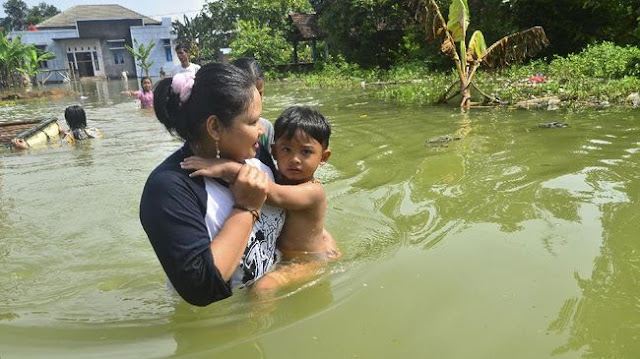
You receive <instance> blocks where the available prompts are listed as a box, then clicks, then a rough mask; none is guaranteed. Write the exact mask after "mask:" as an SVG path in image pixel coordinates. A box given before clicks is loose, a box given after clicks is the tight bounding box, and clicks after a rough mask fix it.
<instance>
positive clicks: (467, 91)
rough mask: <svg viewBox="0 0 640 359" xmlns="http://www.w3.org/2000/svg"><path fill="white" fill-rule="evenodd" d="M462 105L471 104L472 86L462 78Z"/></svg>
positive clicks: (467, 106) (464, 106) (466, 106)
mask: <svg viewBox="0 0 640 359" xmlns="http://www.w3.org/2000/svg"><path fill="white" fill-rule="evenodd" d="M460 96H461V97H462V99H461V100H460V107H462V108H469V107H470V106H471V88H470V86H469V83H468V82H467V80H466V79H461V80H460Z"/></svg>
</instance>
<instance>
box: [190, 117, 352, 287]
mask: <svg viewBox="0 0 640 359" xmlns="http://www.w3.org/2000/svg"><path fill="white" fill-rule="evenodd" d="M330 135H331V126H330V125H329V123H328V122H327V120H326V119H325V118H324V116H322V115H321V114H320V113H318V112H317V111H314V110H312V109H310V108H308V107H301V106H294V107H290V108H288V109H286V110H285V111H284V112H283V113H282V114H281V115H280V117H278V119H277V120H276V123H275V144H274V146H273V149H272V153H273V156H274V158H275V160H276V162H277V164H278V172H279V174H280V181H279V183H278V184H275V183H271V184H270V187H269V192H268V195H267V203H268V204H270V205H273V206H277V207H281V208H284V209H285V210H286V211H287V217H286V220H285V223H284V228H283V229H282V233H281V234H280V237H279V238H278V249H279V250H280V251H281V252H282V259H283V261H285V262H286V261H293V262H314V263H318V262H320V263H321V262H325V261H329V260H333V259H337V258H338V257H340V252H339V250H338V247H337V245H336V243H335V241H334V239H333V237H332V236H331V234H329V232H327V231H326V230H325V229H324V217H325V213H326V211H327V197H326V195H325V193H324V188H323V187H322V185H321V184H320V182H319V181H317V180H316V179H315V177H314V174H315V171H316V169H317V168H318V166H319V165H320V164H323V163H326V162H327V160H328V159H329V156H330V155H331V150H329V137H330ZM181 165H182V168H184V169H193V170H196V171H194V172H193V173H191V174H190V176H192V177H193V176H207V177H217V178H222V179H224V180H228V181H229V182H232V181H233V178H234V177H235V175H236V174H237V173H238V171H239V168H240V167H241V166H242V164H240V163H235V162H231V161H226V160H219V159H204V158H200V157H189V158H186V159H185V161H184V162H183V163H182V164H181ZM318 267H319V266H312V267H308V268H309V269H311V270H314V271H315V270H316V269H318ZM289 272H293V271H289ZM289 274H290V273H289ZM279 275H280V273H278V271H274V272H270V273H267V274H266V275H265V276H264V277H263V278H261V279H260V280H259V281H258V283H256V285H259V286H261V289H275V288H277V287H278V286H279V285H280V284H281V283H283V282H284V281H282V280H280V278H278V276H279ZM288 276H289V278H291V276H290V275H288ZM297 276H298V277H299V279H307V278H308V277H310V276H311V274H310V273H304V272H300V273H297Z"/></svg>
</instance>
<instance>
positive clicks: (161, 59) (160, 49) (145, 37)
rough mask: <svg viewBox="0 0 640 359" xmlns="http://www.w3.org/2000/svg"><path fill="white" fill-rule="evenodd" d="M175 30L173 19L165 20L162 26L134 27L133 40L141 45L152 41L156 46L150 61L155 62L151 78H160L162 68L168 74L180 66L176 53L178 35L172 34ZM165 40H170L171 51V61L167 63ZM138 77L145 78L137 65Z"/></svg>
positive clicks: (151, 70)
mask: <svg viewBox="0 0 640 359" xmlns="http://www.w3.org/2000/svg"><path fill="white" fill-rule="evenodd" d="M172 29H173V27H172V25H171V18H163V19H162V25H147V26H132V27H131V38H132V40H135V41H137V42H138V43H139V44H145V45H147V44H149V43H150V42H151V41H152V40H153V41H154V42H155V44H156V45H155V46H154V47H153V50H152V51H151V54H150V55H149V61H150V62H151V61H153V65H152V66H151V68H150V69H149V75H150V76H151V77H159V76H160V68H162V69H163V70H164V72H165V73H166V74H169V73H171V69H172V68H173V66H174V65H176V64H179V63H180V61H179V60H178V55H177V54H176V52H175V49H174V47H175V45H176V43H175V39H176V35H174V34H172V33H171V30H172ZM163 39H169V47H168V48H169V50H170V51H171V61H167V56H166V52H165V46H164V44H163V41H162V40H163ZM135 73H136V76H138V77H141V76H145V75H144V73H143V71H142V68H141V67H140V66H138V65H136V71H135Z"/></svg>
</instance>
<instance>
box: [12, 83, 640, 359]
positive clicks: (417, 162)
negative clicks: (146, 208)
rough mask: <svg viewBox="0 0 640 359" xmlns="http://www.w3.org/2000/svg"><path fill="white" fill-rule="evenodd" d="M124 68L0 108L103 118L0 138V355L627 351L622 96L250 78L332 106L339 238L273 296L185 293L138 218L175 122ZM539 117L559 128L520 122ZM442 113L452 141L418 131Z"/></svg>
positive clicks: (635, 289) (631, 320)
mask: <svg viewBox="0 0 640 359" xmlns="http://www.w3.org/2000/svg"><path fill="white" fill-rule="evenodd" d="M129 86H130V87H135V86H136V85H135V83H134V82H133V81H132V82H130V85H129ZM123 89H124V86H123V84H122V83H121V82H118V81H113V82H102V83H98V84H87V85H84V86H83V88H82V95H83V96H86V97H87V98H86V99H82V100H80V99H79V98H75V99H74V98H68V99H64V100H59V101H52V102H45V101H42V102H37V103H31V104H28V105H17V106H12V107H1V108H0V121H8V120H12V119H26V118H34V117H35V118H42V117H47V116H51V115H55V116H62V113H63V110H64V108H65V107H66V106H67V105H70V104H74V103H82V104H83V106H84V107H85V109H86V110H87V113H88V116H89V118H90V122H91V123H90V125H91V126H97V127H99V128H101V129H102V130H103V132H104V138H103V139H102V140H94V141H92V142H89V143H85V144H82V145H80V146H76V147H69V146H52V147H51V148H48V149H43V150H38V151H32V152H30V153H15V152H8V151H4V152H0V266H1V267H0V268H1V269H0V357H1V358H2V359H8V358H41V357H47V358H105V357H119V358H142V357H144V358H150V357H171V356H176V357H216V358H391V357H397V358H400V357H403V358H546V357H551V356H555V357H561V358H578V357H598V358H600V357H612V358H632V357H638V356H640V286H639V284H640V242H639V239H638V238H640V237H639V235H638V233H639V232H640V168H639V167H640V166H639V163H640V112H639V111H638V110H605V111H584V112H580V113H567V112H523V111H507V110H475V111H472V112H471V113H470V114H467V115H465V114H461V113H460V112H459V110H457V109H455V108H407V107H396V106H394V105H391V104H383V103H379V102H377V101H375V100H372V99H371V98H369V97H368V96H367V94H366V93H363V92H360V91H343V92H339V91H331V92H330V91H324V90H315V91H308V90H298V89H296V88H295V85H283V86H277V87H276V86H271V87H269V88H268V89H267V101H266V104H265V117H267V118H270V119H274V118H275V117H276V116H277V114H278V113H279V112H280V111H281V110H282V109H284V108H285V107H287V106H289V105H292V104H306V105H312V106H315V107H317V108H319V109H320V110H321V111H322V112H323V113H324V114H325V115H327V116H328V117H329V118H330V120H331V122H332V123H333V127H334V134H335V135H334V136H333V138H332V140H331V147H332V150H333V155H332V157H331V160H330V163H329V164H328V165H327V166H325V167H323V168H322V169H321V170H320V173H319V177H320V178H321V179H322V180H323V181H324V182H325V185H326V189H327V193H328V195H329V197H330V208H329V213H328V218H327V223H326V226H327V228H328V229H329V230H330V231H331V232H332V233H333V235H334V237H335V238H336V239H337V241H338V243H339V245H340V247H341V248H342V250H343V252H344V253H345V255H344V257H343V259H341V260H340V261H339V262H338V263H336V264H335V265H333V266H332V267H331V270H330V272H329V273H327V274H326V275H325V276H323V277H322V278H320V279H318V280H317V281H316V282H315V283H313V284H312V285H308V286H305V287H303V288H292V289H290V290H288V291H285V292H283V293H281V294H280V295H279V296H278V297H276V298H274V299H271V300H257V299H255V298H252V297H251V296H250V295H248V293H246V292H243V291H239V292H237V293H236V295H234V296H233V297H232V298H230V299H228V300H226V301H223V302H220V303H216V304H214V305H212V306H210V307H208V308H193V307H190V306H188V305H185V304H183V303H181V302H180V301H178V300H176V299H175V298H172V297H171V296H170V295H169V294H168V293H167V292H166V290H165V277H164V274H163V273H162V269H161V267H160V265H159V264H158V262H157V260H156V258H155V255H154V253H153V251H152V249H151V247H150V245H149V243H148V240H147V238H146V236H145V234H144V232H143V230H142V228H141V226H140V224H139V221H138V203H139V198H140V193H141V190H142V186H143V185H144V181H145V179H146V177H147V175H148V174H149V172H150V171H151V170H152V169H153V168H154V167H155V166H156V165H157V164H158V163H159V162H160V161H161V160H162V159H164V157H166V156H167V155H168V154H170V153H171V152H172V151H173V150H174V149H176V148H177V147H179V146H180V143H178V142H175V141H173V140H172V139H171V138H170V136H169V135H168V134H166V132H165V130H164V129H163V128H162V127H161V125H160V124H159V123H158V122H157V120H155V117H154V115H153V114H152V113H150V112H147V111H143V110H139V109H138V108H137V106H136V104H135V103H134V102H133V101H131V100H130V99H128V98H126V97H123V96H121V95H120V94H119V92H120V91H121V90H123ZM550 121H562V122H566V123H568V124H569V125H570V126H571V127H569V128H556V129H542V128H538V127H537V124H538V123H541V122H550ZM447 134H452V135H454V134H456V135H459V136H462V137H463V140H461V141H456V142H451V143H448V144H446V145H444V146H433V145H425V142H426V140H428V139H430V138H432V137H436V136H441V135H447Z"/></svg>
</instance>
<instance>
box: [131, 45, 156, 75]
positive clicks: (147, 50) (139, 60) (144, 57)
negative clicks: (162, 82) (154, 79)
mask: <svg viewBox="0 0 640 359" xmlns="http://www.w3.org/2000/svg"><path fill="white" fill-rule="evenodd" d="M133 46H135V48H133V47H131V46H129V45H127V44H125V45H124V47H125V48H126V49H127V51H129V53H131V55H133V57H134V58H135V59H136V64H137V65H138V66H140V68H141V69H142V71H144V73H145V76H146V77H149V69H150V68H151V66H153V61H151V62H149V55H151V50H153V48H154V47H155V46H156V43H155V41H153V40H151V41H150V42H149V44H148V45H146V46H145V44H139V43H138V41H136V40H133ZM140 75H142V74H140Z"/></svg>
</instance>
